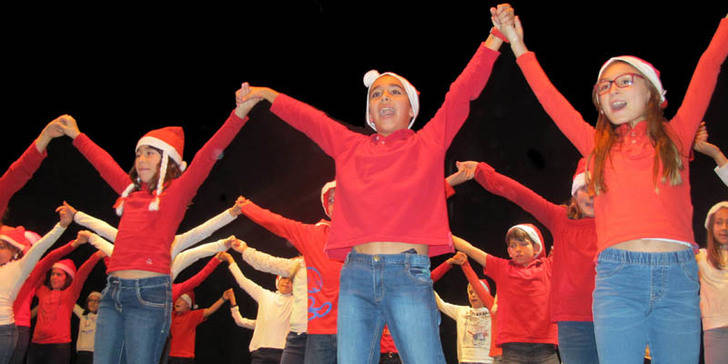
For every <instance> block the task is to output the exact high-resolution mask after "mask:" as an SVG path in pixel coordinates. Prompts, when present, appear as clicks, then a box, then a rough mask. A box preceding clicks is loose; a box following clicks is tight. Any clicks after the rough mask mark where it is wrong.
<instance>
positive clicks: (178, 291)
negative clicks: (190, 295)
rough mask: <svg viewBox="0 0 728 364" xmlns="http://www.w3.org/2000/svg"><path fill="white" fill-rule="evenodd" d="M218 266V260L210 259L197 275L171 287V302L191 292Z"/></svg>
mask: <svg viewBox="0 0 728 364" xmlns="http://www.w3.org/2000/svg"><path fill="white" fill-rule="evenodd" d="M218 265H220V259H218V258H217V257H216V258H212V259H210V261H209V262H207V264H206V265H205V266H204V267H203V268H202V269H201V270H200V271H199V272H197V274H195V275H193V276H192V277H190V278H189V279H188V280H186V281H184V282H182V283H176V284H173V285H172V302H175V301H177V298H179V296H181V295H182V294H183V293H185V292H189V291H192V290H193V289H195V288H196V287H197V286H199V285H200V284H201V283H202V282H203V281H204V280H205V279H207V277H208V276H209V275H210V274H211V273H212V272H213V271H214V270H215V268H217V266H218Z"/></svg>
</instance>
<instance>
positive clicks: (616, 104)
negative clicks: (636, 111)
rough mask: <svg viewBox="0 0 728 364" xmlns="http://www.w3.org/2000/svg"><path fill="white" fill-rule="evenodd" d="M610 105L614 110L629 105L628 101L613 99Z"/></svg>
mask: <svg viewBox="0 0 728 364" xmlns="http://www.w3.org/2000/svg"><path fill="white" fill-rule="evenodd" d="M609 106H610V107H611V108H612V111H615V112H616V111H620V110H622V109H624V108H625V107H627V101H622V100H619V101H613V102H612V103H611V104H609Z"/></svg>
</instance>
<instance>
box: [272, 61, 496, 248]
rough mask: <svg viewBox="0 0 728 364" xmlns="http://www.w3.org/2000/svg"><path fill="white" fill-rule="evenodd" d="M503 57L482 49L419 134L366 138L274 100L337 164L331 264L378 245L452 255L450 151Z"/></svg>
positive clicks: (289, 103) (285, 98)
mask: <svg viewBox="0 0 728 364" xmlns="http://www.w3.org/2000/svg"><path fill="white" fill-rule="evenodd" d="M498 54H499V53H498V52H495V51H492V50H490V49H488V48H486V47H485V46H480V47H478V51H477V52H476V53H475V56H474V57H473V59H472V60H471V61H470V62H469V63H468V65H467V67H466V68H465V70H464V71H463V73H462V74H461V75H460V76H459V77H458V79H457V80H455V82H454V83H453V84H452V85H451V87H450V91H449V92H448V93H447V95H446V96H445V102H444V103H443V105H442V106H441V108H440V109H439V110H438V112H437V113H436V114H435V116H434V117H433V118H432V119H431V120H430V121H429V122H428V123H427V124H426V125H425V126H424V127H422V129H421V130H419V131H418V132H414V131H412V130H410V129H403V130H398V131H395V132H394V133H392V134H391V135H389V136H386V137H384V136H381V135H379V134H374V135H371V136H365V135H362V134H359V133H355V132H352V131H350V130H348V129H347V128H346V127H345V126H343V125H341V124H339V123H337V122H335V121H334V120H332V119H330V118H329V117H328V116H327V115H326V114H324V113H323V112H320V111H318V110H316V109H314V108H312V107H311V106H309V105H306V104H304V103H302V102H299V101H296V100H294V99H292V98H290V97H288V96H286V95H283V94H280V95H279V96H278V97H277V98H276V100H275V102H274V103H273V106H272V107H271V111H272V112H273V113H275V114H276V115H278V116H279V117H280V118H281V119H283V120H284V121H285V122H287V123H289V124H290V125H291V126H293V127H294V128H296V129H298V130H299V131H301V132H303V133H304V134H306V135H307V136H308V137H309V138H311V139H312V140H313V141H314V142H316V143H317V144H318V145H319V146H320V147H321V149H322V150H323V151H324V152H325V153H326V154H328V155H330V156H331V157H333V158H334V161H335V164H336V182H337V183H336V199H335V201H334V211H336V212H335V217H334V219H333V222H332V227H331V233H330V235H329V240H328V243H327V245H326V253H327V254H328V256H329V257H331V258H332V259H336V260H340V261H343V260H344V259H345V257H346V255H347V254H348V252H349V250H351V248H352V247H354V246H356V245H359V244H364V243H368V242H375V241H395V242H404V243H412V244H427V245H429V254H430V256H435V255H440V254H444V253H447V252H452V250H453V248H452V238H451V236H450V231H449V225H448V220H447V210H446V206H445V195H444V194H443V193H442V181H443V179H444V168H443V165H444V163H445V152H446V151H447V148H448V147H449V146H450V143H451V141H452V139H453V138H454V137H455V134H456V133H457V132H458V130H459V129H460V127H461V126H462V124H463V123H464V122H465V119H466V118H467V116H468V113H469V110H470V101H472V100H473V99H475V98H477V97H478V96H479V95H480V92H481V91H482V89H483V87H484V86H485V84H486V82H487V80H488V78H489V77H490V72H491V70H492V66H493V63H494V62H495V60H496V59H497V56H498Z"/></svg>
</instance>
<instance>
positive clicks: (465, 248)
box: [452, 235, 488, 268]
mask: <svg viewBox="0 0 728 364" xmlns="http://www.w3.org/2000/svg"><path fill="white" fill-rule="evenodd" d="M452 242H453V245H455V249H456V250H458V251H461V252H463V253H465V254H467V255H468V256H469V257H470V258H472V259H473V260H475V261H476V262H478V264H480V265H482V266H483V268H485V261H486V259H487V257H488V253H486V252H484V251H482V250H480V249H478V248H476V247H474V246H473V245H472V244H470V243H469V242H467V241H466V240H464V239H462V238H460V237H457V236H455V235H453V236H452Z"/></svg>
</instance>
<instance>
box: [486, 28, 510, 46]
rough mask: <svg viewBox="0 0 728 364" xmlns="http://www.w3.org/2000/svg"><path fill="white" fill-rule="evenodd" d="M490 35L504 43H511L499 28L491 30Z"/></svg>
mask: <svg viewBox="0 0 728 364" xmlns="http://www.w3.org/2000/svg"><path fill="white" fill-rule="evenodd" d="M490 34H493V35H494V36H496V37H498V38H500V39H501V40H502V41H504V42H506V43H510V42H509V41H508V38H506V36H505V34H503V33H501V31H500V30H498V28H496V27H492V28H490Z"/></svg>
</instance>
